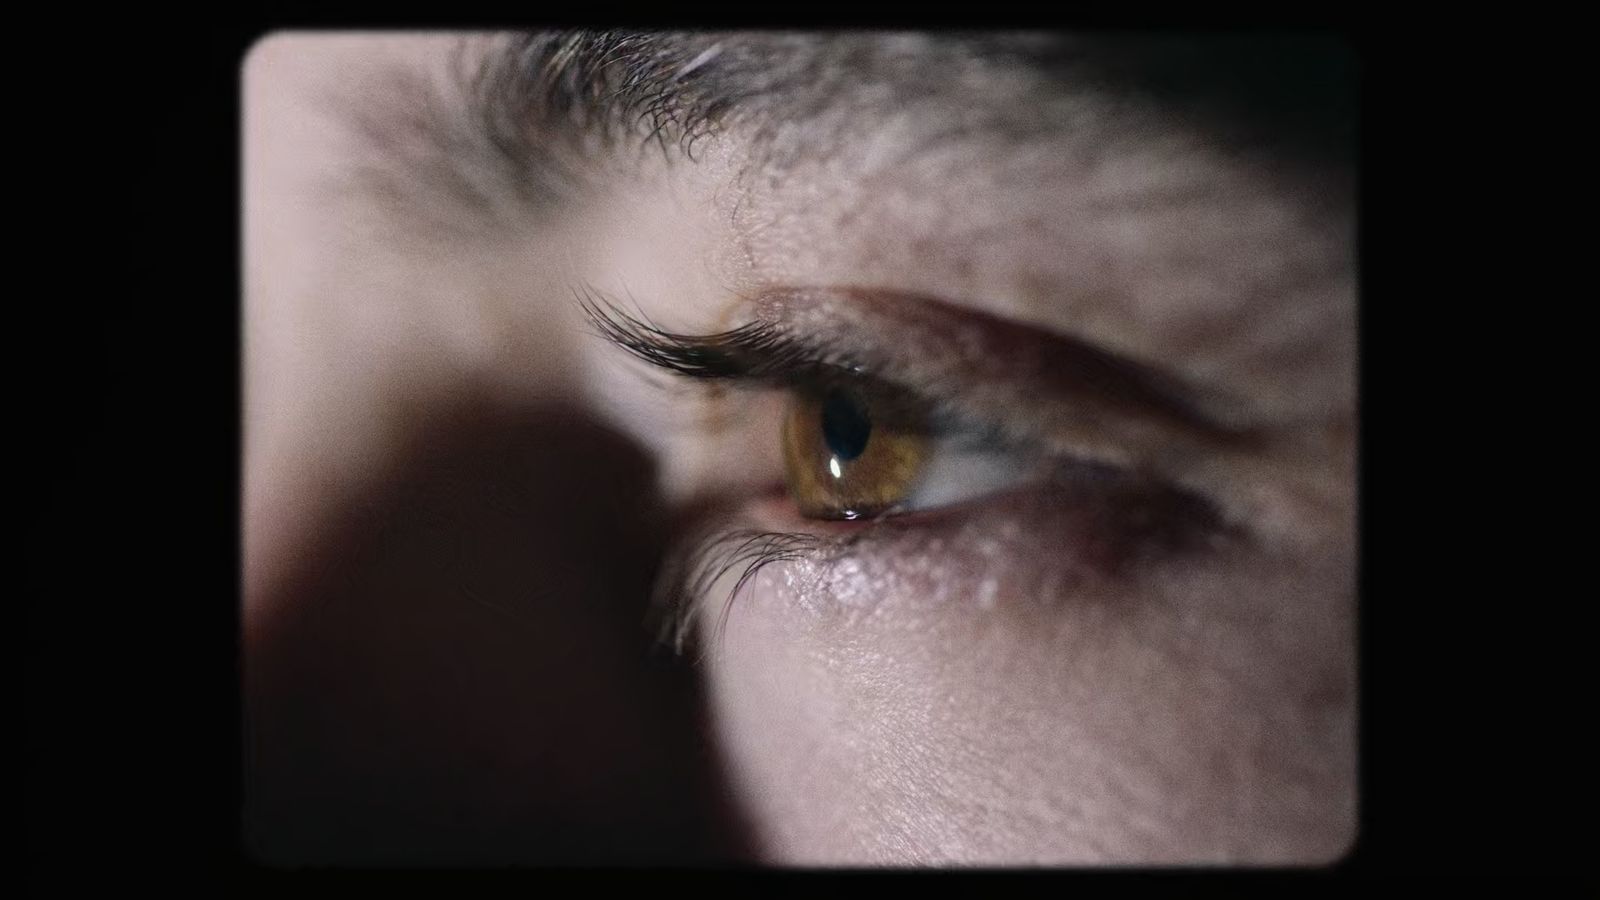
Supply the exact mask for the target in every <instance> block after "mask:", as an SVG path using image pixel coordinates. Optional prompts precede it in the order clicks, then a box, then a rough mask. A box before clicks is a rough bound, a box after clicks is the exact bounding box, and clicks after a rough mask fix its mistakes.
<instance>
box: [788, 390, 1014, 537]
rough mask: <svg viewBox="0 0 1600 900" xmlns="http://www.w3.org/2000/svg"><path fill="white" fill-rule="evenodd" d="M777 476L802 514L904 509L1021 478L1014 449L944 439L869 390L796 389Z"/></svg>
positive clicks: (843, 515) (920, 418) (922, 419)
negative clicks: (781, 475)
mask: <svg viewBox="0 0 1600 900" xmlns="http://www.w3.org/2000/svg"><path fill="white" fill-rule="evenodd" d="M782 443H783V462H784V474H785V479H786V481H787V483H788V487H789V494H790V496H791V497H792V498H793V499H794V502H795V505H796V506H797V507H798V508H799V510H800V513H801V514H802V515H804V516H807V517H810V518H816V519H859V518H863V517H868V516H877V515H882V514H886V513H894V512H910V511H914V510H918V509H925V508H928V507H934V506H943V505H948V504H951V503H956V502H960V501H962V500H965V499H968V498H971V497H974V496H977V495H980V494H984V493H988V492H991V491H994V490H998V489H1000V488H1003V487H1006V486H1009V485H1012V484H1015V483H1017V482H1019V481H1022V480H1024V479H1025V478H1026V477H1027V476H1028V475H1029V474H1030V473H1031V468H1032V467H1031V466H1030V465H1029V462H1028V460H1027V459H1025V458H1024V456H1023V455H1022V454H1019V453H1016V452H1013V451H1010V450H1007V449H1004V448H989V447H982V446H973V445H972V444H971V443H970V442H968V443H962V442H961V441H959V440H958V439H954V438H951V437H946V436H944V435H943V434H941V433H939V432H938V431H936V430H935V429H933V428H932V427H931V423H930V421H929V419H928V417H926V416H924V415H921V414H919V413H917V412H916V411H914V410H911V409H908V407H907V405H906V404H904V403H896V402H890V401H887V400H885V399H884V398H881V397H877V396H874V395H873V393H872V392H870V391H863V390H858V389H854V388H851V387H833V388H830V389H828V390H826V391H823V392H821V393H811V392H804V393H797V394H796V395H795V396H794V397H793V399H792V400H791V401H790V405H789V410H788V413H787V415H786V416H785V418H784V425H783V437H782Z"/></svg>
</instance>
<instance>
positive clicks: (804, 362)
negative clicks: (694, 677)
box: [577, 289, 1231, 653]
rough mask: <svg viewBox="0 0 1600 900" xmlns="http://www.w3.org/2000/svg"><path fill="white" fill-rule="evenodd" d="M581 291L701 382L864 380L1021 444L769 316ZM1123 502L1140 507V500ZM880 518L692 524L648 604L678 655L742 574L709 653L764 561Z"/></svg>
mask: <svg viewBox="0 0 1600 900" xmlns="http://www.w3.org/2000/svg"><path fill="white" fill-rule="evenodd" d="M577 294H578V302H579V306H580V307H581V309H582V310H583V313H584V314H585V316H586V317H587V318H588V320H589V322H590V324H591V326H593V327H594V329H595V330H596V332H597V334H598V336H599V337H601V338H603V339H605V340H607V341H609V342H610V343H613V344H615V345H616V346H618V347H620V348H621V349H623V350H624V351H626V352H628V353H629V354H630V355H632V356H634V357H636V358H638V359H640V360H642V361H644V362H646V363H649V364H650V365H652V366H654V367H656V368H659V369H664V370H667V371H669V372H671V373H673V374H676V375H679V376H683V377H686V378H690V379H694V380H699V381H731V382H745V383H753V384H758V385H764V386H768V387H774V388H779V389H783V390H788V391H806V392H812V393H815V394H817V395H820V394H821V393H823V392H824V391H826V390H828V389H829V388H830V387H832V386H836V385H841V384H842V385H849V386H852V387H855V388H857V389H860V388H861V387H862V386H863V385H867V386H869V389H870V390H872V391H873V392H875V393H876V394H878V395H880V396H884V397H889V398H893V400H892V401H891V404H890V405H891V406H893V405H899V406H900V408H902V409H909V408H914V409H915V413H914V414H910V415H907V419H908V420H916V421H919V422H921V423H922V424H923V426H924V428H925V433H926V434H929V435H930V436H939V437H947V438H948V437H950V436H960V437H962V438H964V439H969V440H972V441H973V442H974V444H973V445H975V446H982V445H989V446H1007V447H1013V448H1016V449H1022V448H1021V447H1020V446H1019V445H1018V442H1017V440H1016V439H1015V438H1012V437H1008V436H1006V435H1003V434H1001V433H1000V432H999V431H998V429H995V430H991V429H989V428H987V427H986V426H985V425H983V424H982V423H974V422H973V421H972V419H971V418H970V417H968V416H965V415H963V414H962V413H961V412H960V411H957V410H953V409H950V408H948V407H947V406H946V405H945V403H944V402H943V401H941V400H939V399H930V398H927V397H924V396H923V395H922V394H920V393H919V392H917V391H915V390H912V389H910V388H908V387H904V386H900V385H897V384H894V383H892V382H889V381H886V380H884V379H881V378H878V377H877V376H875V375H874V374H873V373H871V372H868V371H866V370H865V367H863V366H861V365H859V364H858V363H857V362H856V361H855V360H852V359H849V358H847V357H844V356H842V355H841V354H838V353H835V352H831V351H829V350H828V349H826V348H822V347H818V346H815V345H813V344H810V343H807V342H805V341H802V340H798V339H796V338H794V337H792V336H790V335H787V334H785V333H783V332H782V331H781V329H780V327H778V326H776V325H774V324H772V323H770V322H765V321H759V320H758V321H755V322H751V323H748V324H746V325H742V326H740V327H738V328H734V329H731V330H729V331H724V332H718V333H714V334H709V335H688V334H680V333H675V332H670V331H667V330H664V329H661V328H659V327H657V326H655V325H654V324H652V323H650V322H648V321H646V320H644V319H642V318H639V317H636V316H633V315H630V314H629V313H628V312H626V311H624V310H623V309H622V308H621V307H619V306H618V305H617V304H616V303H615V302H613V301H611V300H609V299H607V298H605V297H604V296H602V295H600V294H599V293H598V292H596V291H594V290H592V289H583V290H579V291H578V292H577ZM1057 459H1058V461H1059V462H1060V463H1062V464H1067V465H1070V467H1071V468H1072V469H1073V470H1074V471H1076V472H1079V473H1084V472H1091V473H1092V472H1096V471H1099V472H1110V473H1111V474H1112V476H1113V478H1116V477H1120V476H1118V475H1117V474H1116V473H1117V467H1115V466H1110V467H1107V466H1106V465H1105V464H1103V463H1099V462H1096V461H1094V460H1092V459H1086V458H1082V459H1080V458H1075V457H1070V456H1061V457H1058V458H1057ZM1178 499H1179V500H1181V501H1182V502H1184V503H1192V504H1194V505H1195V508H1194V509H1192V510H1187V511H1186V512H1185V515H1186V516H1187V517H1188V518H1190V519H1193V520H1194V521H1198V522H1203V523H1204V525H1203V527H1202V528H1201V529H1200V532H1201V533H1203V534H1205V535H1206V540H1209V541H1214V540H1216V539H1217V538H1220V537H1225V536H1229V535H1231V531H1230V530H1229V529H1225V528H1224V527H1223V526H1222V525H1221V524H1220V522H1219V521H1218V520H1217V519H1216V515H1215V510H1214V509H1212V508H1211V507H1210V505H1209V504H1208V503H1206V501H1204V500H1203V499H1201V498H1195V497H1193V496H1191V495H1188V494H1186V493H1184V492H1179V493H1178ZM1120 505H1121V506H1130V507H1131V508H1136V507H1137V505H1138V504H1137V503H1134V504H1131V505H1130V504H1120ZM715 520H716V517H715V516H706V517H703V518H700V519H699V521H700V522H710V521H715ZM882 522H883V520H882V517H879V518H878V519H867V520H864V521H863V522H862V523H861V525H860V526H858V527H853V528H851V529H850V530H849V531H841V532H839V533H836V534H829V535H826V536H824V535H818V534H811V533H802V532H792V533H791V532H774V531H760V530H753V529H749V528H739V527H733V528H729V527H721V528H715V527H710V526H703V527H699V528H697V529H695V530H694V531H693V532H692V533H691V535H690V536H689V537H688V538H687V539H686V540H684V541H682V542H681V543H680V544H679V545H678V546H677V547H675V548H673V550H672V551H671V552H670V553H669V554H668V556H667V562H666V564H665V566H664V568H663V571H662V573H661V575H660V577H659V578H658V580H657V587H656V590H655V595H654V597H653V598H652V603H651V610H652V618H653V620H654V624H655V625H656V627H657V634H658V638H659V639H660V640H661V641H662V642H663V643H667V644H669V645H670V646H672V647H673V648H674V650H675V651H677V652H680V653H681V652H682V651H683V648H684V646H685V645H686V644H687V643H688V642H689V640H690V639H691V637H692V635H693V634H694V632H695V623H696V619H697V616H696V612H697V611H698V609H699V607H700V605H701V604H704V603H707V602H709V601H710V599H711V597H710V589H711V588H712V587H713V585H715V584H716V583H717V582H718V581H719V580H721V579H722V578H723V577H724V576H726V575H728V574H729V573H731V572H735V571H738V573H739V574H738V577H737V579H736V580H735V582H734V585H733V587H732V588H731V589H730V590H729V592H728V594H727V596H726V597H725V598H724V599H723V600H722V602H721V605H720V608H719V609H718V610H717V613H716V616H715V618H714V619H713V620H712V621H713V623H714V624H713V625H712V626H711V627H710V633H709V635H708V637H709V638H710V641H709V642H707V643H706V644H705V645H704V646H703V647H702V653H703V652H704V651H705V649H708V648H709V647H710V646H714V645H715V643H717V642H718V641H720V639H721V635H722V632H723V629H724V625H725V623H726V621H727V618H728V615H729V612H730V610H731V609H732V606H733V604H734V603H735V602H736V600H737V598H738V596H739V593H740V591H741V590H743V589H744V587H745V586H746V585H747V584H749V583H750V582H751V580H752V579H754V578H755V576H756V575H757V574H758V573H759V572H760V571H761V570H762V569H764V568H765V567H766V566H768V565H771V564H772V563H776V562H785V561H793V560H798V559H803V558H807V557H808V556H811V555H814V554H816V553H818V552H823V551H827V550H830V549H838V550H844V549H847V548H848V547H849V546H850V545H851V544H853V543H855V542H856V541H858V540H861V539H862V538H863V537H864V536H866V535H868V534H869V533H872V532H873V531H875V529H876V528H877V527H878V526H879V525H880V523H882Z"/></svg>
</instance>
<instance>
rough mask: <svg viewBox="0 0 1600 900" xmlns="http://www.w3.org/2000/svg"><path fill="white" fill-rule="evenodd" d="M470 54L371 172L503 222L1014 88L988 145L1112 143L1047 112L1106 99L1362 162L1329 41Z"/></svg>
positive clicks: (987, 126) (889, 39) (374, 179)
mask: <svg viewBox="0 0 1600 900" xmlns="http://www.w3.org/2000/svg"><path fill="white" fill-rule="evenodd" d="M458 50H459V52H458V54H457V57H456V59H455V64H454V69H455V77H456V83H455V85H454V89H453V90H447V91H445V92H443V93H441V92H440V91H439V90H437V87H436V86H433V85H430V84H428V83H427V82H426V79H423V78H420V77H418V76H417V74H416V73H408V72H404V71H396V72H394V73H392V76H393V77H392V79H391V83H390V84H389V85H388V87H387V90H386V93H387V94H388V96H389V103H388V104H386V105H385V107H384V108H383V109H379V110H352V114H353V115H354V116H355V117H356V118H357V119H358V121H359V123H360V127H361V129H362V131H363V132H364V133H365V134H366V136H367V137H368V139H369V141H370V143H371V144H372V145H373V146H374V148H375V149H377V150H379V152H380V154H387V155H389V156H391V157H403V158H391V159H390V162H391V163H395V165H390V166H388V167H386V168H380V169H379V170H374V171H372V172H368V173H367V174H368V176H370V177H369V179H368V180H369V185H371V186H374V187H376V188H377V190H378V193H380V194H384V195H386V196H388V197H390V198H403V197H404V196H405V195H406V194H407V192H408V191H415V190H417V189H418V188H419V187H420V188H421V189H422V190H423V191H424V192H426V193H427V194H428V195H429V197H432V198H438V197H441V196H442V197H446V198H449V199H451V200H453V201H454V202H455V206H456V207H457V208H458V209H461V210H464V211H468V212H470V213H472V214H475V215H477V216H478V217H479V218H480V219H483V220H486V221H500V220H503V219H505V218H506V217H507V216H508V215H517V214H520V213H528V212H532V213H535V214H538V213H547V212H549V211H551V210H553V209H557V208H559V207H560V206H561V205H562V204H563V203H564V202H565V201H568V200H571V199H573V198H575V197H577V196H580V195H582V194H583V193H584V191H585V190H586V188H587V187H588V186H589V185H591V184H592V183H594V182H595V181H596V180H597V176H599V175H601V174H603V173H604V172H605V171H606V169H605V166H606V165H607V164H608V163H610V162H615V161H616V160H618V159H620V160H621V161H622V162H623V164H625V165H626V164H628V161H629V159H630V157H629V156H628V155H627V153H626V152H623V151H628V150H630V149H631V150H633V151H635V152H638V151H642V150H646V149H648V148H652V147H653V148H655V149H656V150H659V152H660V153H661V154H662V155H663V156H665V157H666V158H668V159H685V160H688V161H690V162H692V161H693V160H694V159H695V157H696V149H697V146H698V145H699V142H700V141H701V140H702V139H703V138H706V137H708V136H710V135H712V134H714V133H717V132H720V131H724V130H727V129H728V128H730V127H732V126H734V125H738V126H740V128H741V132H742V133H744V134H747V135H748V136H749V138H750V140H751V141H752V143H753V144H754V145H756V146H757V148H758V149H759V150H762V151H764V153H763V154H762V156H761V158H762V159H763V160H764V161H766V162H769V163H770V162H771V161H773V160H781V159H782V158H783V157H784V156H785V155H787V157H788V158H790V159H794V158H801V157H804V156H806V155H807V154H812V155H815V154H817V153H826V152H827V150H828V148H829V147H836V146H838V145H839V144H840V143H842V141H843V140H845V139H846V132H847V131H848V130H849V129H850V128H852V127H855V128H859V127H860V123H861V122H863V121H872V120H874V118H875V117H880V116H882V115H883V114H886V113H888V112H892V111H895V110H898V109H903V108H905V107H907V106H908V105H910V104H913V103H918V102H923V101H928V100H933V101H935V102H945V103H948V104H949V105H950V106H951V107H954V106H957V105H960V104H963V103H965V104H966V105H968V106H971V107H984V106H994V105H995V104H992V103H986V97H985V94H984V92H985V90H986V89H988V88H991V87H994V86H996V85H1002V84H1003V85H1007V86H1008V89H1014V88H1015V87H1016V86H1017V85H1021V92H1022V96H1024V97H1028V98H1032V100H1033V101H1035V102H1033V103H1022V104H1005V105H1004V106H1006V107H1007V108H1004V109H993V110H989V111H988V112H987V113H986V117H985V119H984V120H983V125H982V128H980V129H975V130H976V131H977V133H978V137H980V138H981V139H983V140H989V141H996V142H1002V143H1005V142H1009V143H1016V142H1020V141H1024V140H1027V139H1029V138H1030V137H1033V136H1037V135H1038V134H1039V133H1040V132H1045V133H1052V132H1055V133H1059V132H1062V131H1068V130H1070V131H1072V132H1073V137H1074V139H1076V140H1083V141H1091V140H1094V139H1095V135H1094V134H1093V133H1092V129H1090V128H1088V127H1085V126H1074V124H1073V123H1070V122H1067V121H1064V120H1063V119H1062V117H1060V116H1057V117H1054V118H1052V117H1051V116H1050V115H1049V114H1048V113H1047V111H1046V110H1047V107H1048V106H1049V104H1050V103H1052V102H1057V103H1059V101H1060V100H1062V98H1071V97H1079V96H1096V97H1100V98H1104V99H1106V100H1108V101H1112V102H1118V103H1124V104H1125V103H1129V102H1132V103H1137V104H1142V105H1144V106H1145V107H1146V108H1148V109H1151V110H1154V111H1155V114H1156V116H1157V117H1158V118H1160V117H1168V118H1170V119H1171V121H1172V122H1173V123H1178V122H1184V123H1187V124H1190V125H1194V126H1197V127H1204V128H1207V129H1210V130H1213V131H1217V132H1221V133H1223V134H1226V135H1228V136H1229V138H1230V139H1231V140H1233V141H1235V142H1237V143H1240V144H1244V145H1256V146H1265V145H1270V149H1271V152H1274V153H1278V154H1280V155H1283V154H1287V155H1293V156H1298V157H1303V158H1306V159H1310V160H1312V161H1313V162H1315V163H1316V164H1319V165H1326V164H1329V163H1332V164H1336V165H1347V164H1348V163H1349V161H1350V157H1351V156H1352V155H1353V136H1354V127H1355V107H1356V104H1355V87H1356V59H1355V54H1354V53H1353V51H1352V48H1351V47H1350V46H1349V45H1348V44H1347V43H1345V42H1344V41H1342V40H1341V39H1340V38H1339V37H1337V36H1336V35H1330V34H1322V33H1309V34H1308V33H1285V34H1277V35H1272V34H1267V35H1213V34H1199V35H1156V36H1151V35H1138V34H1124V33H1090V34H1077V35H1071V34H1057V33H1046V32H984V33H943V32H939V33H917V32H871V31H866V32H839V33H826V32H734V33H715V32H624V31H583V30H579V31H564V32H537V33H528V34H516V35H507V36H498V37H496V38H494V39H492V40H491V41H489V42H488V45H487V46H484V45H483V44H480V43H474V42H473V41H471V40H467V41H463V43H462V45H461V47H460V48H458ZM971 131H973V130H972V129H969V136H971V134H970V132H971ZM797 133H798V134H799V135H801V136H802V137H801V138H800V139H799V144H798V145H797V144H796V140H797V139H796V138H795V135H796V134H797ZM635 159H636V158H635ZM508 202H509V203H513V204H515V205H516V206H517V207H518V209H516V210H511V209H508V208H507V204H508ZM435 213H436V211H433V212H430V215H432V214H435Z"/></svg>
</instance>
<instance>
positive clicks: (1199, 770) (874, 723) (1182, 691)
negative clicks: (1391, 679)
mask: <svg viewBox="0 0 1600 900" xmlns="http://www.w3.org/2000/svg"><path fill="white" fill-rule="evenodd" d="M1020 516H1021V514H1019V517H1020ZM1035 524H1038V523H1035ZM1057 524H1059V523H1057ZM984 530H985V531H987V532H989V533H991V534H993V535H994V536H995V544H994V547H992V548H989V551H987V552H989V553H990V555H989V556H986V550H985V548H983V547H982V546H976V545H975V544H974V542H973V541H971V540H969V541H967V542H966V545H965V546H958V545H952V546H951V547H950V548H947V549H948V552H947V553H946V554H945V557H946V558H947V561H946V563H945V564H944V565H943V566H942V567H941V566H940V565H937V564H935V563H934V562H933V561H931V560H930V559H928V558H926V557H922V558H913V557H907V558H905V559H903V560H901V561H900V563H898V564H890V563H882V564H857V563H860V562H861V559H866V558H868V557H871V558H873V559H879V560H881V559H882V558H884V557H886V556H889V555H891V554H888V553H885V552H876V553H873V554H867V553H862V554H860V557H861V559H855V560H852V559H851V558H849V557H848V556H846V557H842V558H841V559H840V560H837V561H835V562H834V563H832V564H826V565H820V566H813V568H815V569H817V570H818V571H821V572H823V574H822V575H821V576H819V575H818V574H817V571H813V572H809V573H807V572H805V571H804V570H805V569H806V568H807V565H808V564H806V563H798V564H777V565H774V566H771V567H768V568H767V569H765V570H763V571H762V573H761V574H760V575H758V576H757V578H756V579H755V581H754V583H753V585H752V587H751V588H750V589H749V590H748V591H747V593H745V594H743V595H741V597H740V598H739V600H738V602H737V603H736V605H735V606H734V607H733V609H732V611H731V614H730V616H729V618H728V620H727V624H726V631H725V633H724V635H723V639H722V640H721V641H720V642H718V643H717V644H716V645H715V646H714V647H713V648H712V649H711V653H710V661H709V669H710V674H711V685H712V696H713V702H714V707H715V714H716V717H717V721H718V727H719V730H720V731H721V733H722V734H723V736H724V739H725V741H726V743H727V747H728V751H727V752H728V755H729V757H730V768H731V770H732V773H733V777H734V780H735V783H736V785H737V789H738V791H739V792H740V794H741V797H742V799H743V801H744V802H745V803H746V805H747V807H748V809H749V810H750V812H751V817H752V819H753V820H754V821H755V823H756V826H757V830H758V832H759V834H758V837H759V839H760V840H761V842H762V843H763V846H764V847H765V852H766V854H767V856H768V858H769V859H771V860H774V861H781V862H792V863H801V864H907V863H910V864H915V863H941V862H979V863H1017V864H1029V863H1044V864H1073V863H1097V862H1122V863H1144V864H1164V863H1175V864H1182V863H1196V862H1247V863H1298V864H1305V863H1313V864H1314V863H1321V862H1327V861H1330V860H1333V859H1336V858H1337V857H1338V856H1340V855H1341V854H1342V853H1343V852H1344V851H1345V850H1346V849H1347V848H1348V846H1349V845H1350V843H1351V842H1352V840H1353V839H1354V827H1355V826H1354V816H1355V787H1354V757H1355V747H1354V737H1353V725H1352V723H1353V715H1354V709H1353V705H1354V700H1353V697H1354V650H1353V634H1352V621H1351V620H1352V616H1353V600H1352V598H1353V586H1352V584H1351V574H1350V573H1352V572H1353V571H1354V566H1353V563H1352V560H1350V559H1349V558H1342V559H1338V558H1328V557H1321V558H1320V559H1319V560H1317V561H1312V560H1308V559H1300V558H1295V557H1293V556H1286V555H1281V554H1275V553H1272V552H1269V551H1266V550H1264V549H1261V548H1258V547H1254V546H1250V545H1248V544H1236V545H1232V546H1229V547H1227V548H1224V549H1221V550H1218V551H1216V552H1214V553H1212V554H1211V555H1209V556H1206V557H1203V558H1193V557H1187V558H1184V559H1182V560H1178V559H1170V560H1168V562H1166V563H1157V564H1154V565H1152V566H1149V567H1147V568H1146V569H1144V570H1143V571H1142V572H1141V574H1140V575H1138V576H1137V577H1136V578H1133V577H1120V578H1108V577H1104V576H1103V574H1094V573H1090V572H1084V571H1082V570H1081V567H1080V571H1079V575H1080V577H1078V578H1077V579H1076V580H1073V579H1071V578H1069V577H1068V573H1070V572H1071V571H1072V570H1073V566H1072V564H1071V563H1070V562H1067V563H1052V562H1050V561H1049V560H1048V558H1047V557H1046V556H1045V555H1044V554H1046V553H1048V548H1049V547H1050V546H1052V545H1054V546H1055V547H1056V550H1057V556H1058V557H1060V556H1062V555H1068V556H1070V554H1062V553H1061V547H1060V543H1061V541H1060V538H1059V537H1057V538H1055V539H1048V538H1047V537H1046V535H1057V536H1059V535H1062V534H1064V533H1065V532H1063V531H1061V530H1058V529H1057V528H1054V527H1052V528H1036V529H1034V530H1033V531H1031V532H1030V531H1028V530H1027V529H1026V528H1024V527H1023V523H1022V522H1021V521H1019V519H1017V518H1013V519H1009V520H1008V519H1006V518H1004V517H1001V518H992V519H987V520H985V524H984ZM968 537H969V538H970V537H972V534H971V533H969V534H968ZM996 548H1003V550H1002V549H996ZM879 550H880V551H881V550H883V548H882V547H880V548H879ZM906 552H909V551H906ZM886 567H887V568H886ZM896 567H898V568H899V569H900V570H902V571H904V572H915V571H917V570H919V569H922V570H926V571H936V572H938V573H939V574H938V576H937V577H924V578H922V579H920V580H919V579H918V578H915V577H900V576H897V575H896V574H894V569H895V568H896ZM797 569H798V570H800V571H798V572H797ZM1040 573H1053V574H1048V575H1041V574H1040ZM819 577H820V580H819Z"/></svg>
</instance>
